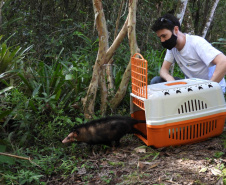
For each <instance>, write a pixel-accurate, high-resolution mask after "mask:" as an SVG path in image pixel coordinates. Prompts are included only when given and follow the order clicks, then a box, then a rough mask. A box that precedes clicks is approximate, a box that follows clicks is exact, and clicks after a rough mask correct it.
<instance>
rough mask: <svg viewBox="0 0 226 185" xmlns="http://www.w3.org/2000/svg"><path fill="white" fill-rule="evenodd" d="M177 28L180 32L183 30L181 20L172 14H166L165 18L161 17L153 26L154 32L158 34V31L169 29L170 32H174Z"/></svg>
mask: <svg viewBox="0 0 226 185" xmlns="http://www.w3.org/2000/svg"><path fill="white" fill-rule="evenodd" d="M175 26H178V27H179V30H181V26H180V22H179V20H178V19H177V18H176V17H175V16H173V15H172V14H165V15H164V16H162V17H159V18H158V19H157V20H156V21H155V23H154V24H153V25H152V27H151V29H152V30H153V31H154V32H157V31H158V30H162V29H168V30H171V31H173V29H174V27H175Z"/></svg>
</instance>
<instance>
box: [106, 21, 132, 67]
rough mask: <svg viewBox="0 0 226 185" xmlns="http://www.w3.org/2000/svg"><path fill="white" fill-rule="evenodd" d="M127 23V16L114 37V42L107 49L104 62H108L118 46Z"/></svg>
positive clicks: (125, 30) (125, 31)
mask: <svg viewBox="0 0 226 185" xmlns="http://www.w3.org/2000/svg"><path fill="white" fill-rule="evenodd" d="M127 25H128V17H127V19H126V21H125V23H124V25H123V27H122V29H121V31H120V32H119V34H118V36H117V37H116V39H115V40H114V42H113V43H112V45H111V46H110V48H109V49H108V50H107V53H106V58H105V64H106V63H108V61H109V60H110V59H111V57H112V56H113V55H114V52H115V51H116V49H117V48H118V47H119V45H120V44H121V42H122V40H123V39H124V37H125V36H126V33H127V30H128V28H127Z"/></svg>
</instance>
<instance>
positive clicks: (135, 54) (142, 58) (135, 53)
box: [133, 53, 144, 60]
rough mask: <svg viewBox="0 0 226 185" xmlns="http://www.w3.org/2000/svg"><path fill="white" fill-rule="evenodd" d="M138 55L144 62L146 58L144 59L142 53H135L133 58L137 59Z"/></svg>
mask: <svg viewBox="0 0 226 185" xmlns="http://www.w3.org/2000/svg"><path fill="white" fill-rule="evenodd" d="M136 55H139V56H140V57H141V59H143V60H144V57H143V56H142V55H141V54H140V53H135V54H134V55H133V58H135V57H136Z"/></svg>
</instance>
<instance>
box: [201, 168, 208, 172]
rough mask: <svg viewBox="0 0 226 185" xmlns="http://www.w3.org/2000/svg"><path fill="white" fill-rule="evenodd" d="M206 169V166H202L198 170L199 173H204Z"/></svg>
mask: <svg viewBox="0 0 226 185" xmlns="http://www.w3.org/2000/svg"><path fill="white" fill-rule="evenodd" d="M206 171H207V168H202V169H201V170H200V171H199V173H204V172H206Z"/></svg>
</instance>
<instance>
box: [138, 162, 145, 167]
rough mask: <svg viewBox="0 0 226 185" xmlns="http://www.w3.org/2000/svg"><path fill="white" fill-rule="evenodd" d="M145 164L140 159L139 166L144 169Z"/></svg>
mask: <svg viewBox="0 0 226 185" xmlns="http://www.w3.org/2000/svg"><path fill="white" fill-rule="evenodd" d="M144 166H145V164H144V163H143V162H140V161H138V163H137V168H140V169H143V168H144Z"/></svg>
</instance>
